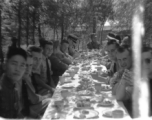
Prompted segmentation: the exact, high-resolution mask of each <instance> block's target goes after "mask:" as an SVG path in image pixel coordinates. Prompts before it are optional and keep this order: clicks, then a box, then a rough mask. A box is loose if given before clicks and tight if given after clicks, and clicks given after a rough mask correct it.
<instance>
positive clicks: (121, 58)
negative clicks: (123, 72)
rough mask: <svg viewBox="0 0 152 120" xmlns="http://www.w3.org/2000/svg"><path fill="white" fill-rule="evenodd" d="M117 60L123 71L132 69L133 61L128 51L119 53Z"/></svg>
mask: <svg viewBox="0 0 152 120" xmlns="http://www.w3.org/2000/svg"><path fill="white" fill-rule="evenodd" d="M117 60H118V63H119V65H120V67H121V68H122V69H129V68H130V67H131V63H132V60H131V55H130V54H129V51H128V50H125V51H124V52H122V53H120V52H117Z"/></svg>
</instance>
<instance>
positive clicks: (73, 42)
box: [67, 34, 79, 58]
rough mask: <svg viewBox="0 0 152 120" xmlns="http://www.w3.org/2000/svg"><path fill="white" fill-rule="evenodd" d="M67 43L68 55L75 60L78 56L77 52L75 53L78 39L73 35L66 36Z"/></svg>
mask: <svg viewBox="0 0 152 120" xmlns="http://www.w3.org/2000/svg"><path fill="white" fill-rule="evenodd" d="M67 41H68V42H69V48H68V53H69V55H70V56H72V57H73V58H76V57H78V56H79V53H78V51H76V46H77V41H78V38H77V37H76V36H75V35H72V34H71V35H68V37H67Z"/></svg>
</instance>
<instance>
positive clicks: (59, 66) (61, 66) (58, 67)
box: [49, 41, 68, 86]
mask: <svg viewBox="0 0 152 120" xmlns="http://www.w3.org/2000/svg"><path fill="white" fill-rule="evenodd" d="M59 46H60V43H59V41H54V43H53V54H52V55H51V57H50V58H49V59H50V61H51V65H52V66H51V68H52V71H53V75H52V77H53V80H54V83H55V86H56V85H57V84H58V81H59V76H62V74H63V73H64V72H65V71H66V70H67V69H68V65H67V64H66V63H64V62H63V61H62V60H61V59H59V58H58V57H57V55H59V54H60V51H59Z"/></svg>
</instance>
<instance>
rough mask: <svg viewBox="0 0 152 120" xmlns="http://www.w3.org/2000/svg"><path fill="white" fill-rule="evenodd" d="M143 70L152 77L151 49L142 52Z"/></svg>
mask: <svg viewBox="0 0 152 120" xmlns="http://www.w3.org/2000/svg"><path fill="white" fill-rule="evenodd" d="M142 70H143V71H144V72H145V73H146V75H147V76H148V77H150V78H152V53H151V51H147V52H143V53H142Z"/></svg>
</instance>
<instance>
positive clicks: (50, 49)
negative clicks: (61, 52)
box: [43, 45, 53, 57]
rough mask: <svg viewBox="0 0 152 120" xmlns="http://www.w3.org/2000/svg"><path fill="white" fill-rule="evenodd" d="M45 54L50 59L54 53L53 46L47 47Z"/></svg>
mask: <svg viewBox="0 0 152 120" xmlns="http://www.w3.org/2000/svg"><path fill="white" fill-rule="evenodd" d="M43 53H44V55H45V56H46V57H50V56H51V55H52V53H53V45H45V47H44V50H43Z"/></svg>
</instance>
